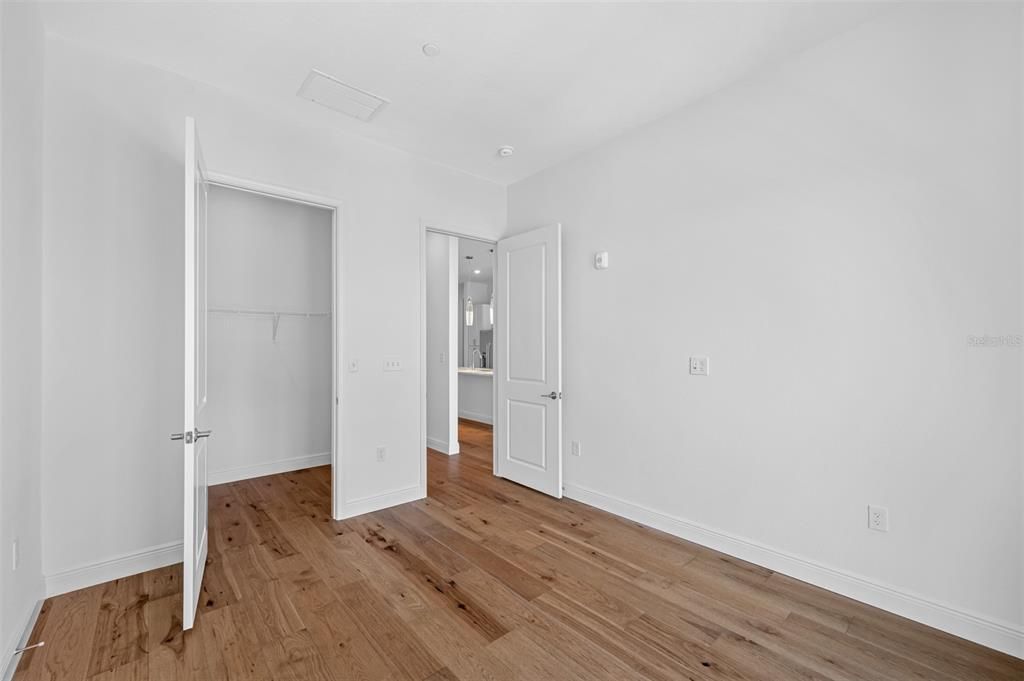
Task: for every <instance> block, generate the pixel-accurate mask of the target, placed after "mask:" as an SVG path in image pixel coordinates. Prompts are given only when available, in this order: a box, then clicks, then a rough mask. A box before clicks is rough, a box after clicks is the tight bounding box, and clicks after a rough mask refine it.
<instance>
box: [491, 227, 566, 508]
mask: <svg viewBox="0 0 1024 681" xmlns="http://www.w3.org/2000/svg"><path fill="white" fill-rule="evenodd" d="M497 252H498V257H497V261H496V263H495V282H496V284H497V286H496V289H497V301H496V306H497V314H496V315H495V337H496V338H497V339H498V341H497V342H496V343H495V345H496V346H497V348H496V349H497V352H498V361H497V362H496V363H495V368H496V372H497V373H496V378H497V403H496V408H495V424H496V448H497V457H496V461H495V474H496V475H498V476H500V477H503V478H507V479H509V480H512V481H513V482H518V483H519V484H521V485H525V486H527V487H530V488H532V489H535V490H537V491H539V492H544V493H545V494H549V495H551V496H553V497H556V498H561V496H562V262H561V261H562V226H561V225H560V224H554V225H549V226H547V227H541V228H540V229H535V230H532V231H530V232H526V233H524V234H517V235H516V236H513V237H509V238H507V239H502V240H501V241H499V242H498V249H497Z"/></svg>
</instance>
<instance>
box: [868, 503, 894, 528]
mask: <svg viewBox="0 0 1024 681" xmlns="http://www.w3.org/2000/svg"><path fill="white" fill-rule="evenodd" d="M868 528H869V529H872V530H875V531H876V532H888V531H889V509H887V508H885V507H884V506H868Z"/></svg>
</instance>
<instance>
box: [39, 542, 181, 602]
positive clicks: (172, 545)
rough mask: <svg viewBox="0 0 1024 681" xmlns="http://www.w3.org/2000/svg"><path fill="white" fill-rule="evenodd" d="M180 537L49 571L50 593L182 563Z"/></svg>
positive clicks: (48, 593)
mask: <svg viewBox="0 0 1024 681" xmlns="http://www.w3.org/2000/svg"><path fill="white" fill-rule="evenodd" d="M182 552H183V546H182V544H181V542H180V541H177V542H168V543H166V544H159V545H157V546H151V547H149V548H147V549H143V550H141V551H135V552H133V553H125V554H121V555H119V556H114V557H113V558H108V559H106V560H101V561H99V562H96V563H90V564H88V565H80V566H78V567H74V568H69V569H67V570H61V571H60V572H55V573H53V574H52V575H46V577H45V579H46V597H47V598H49V597H50V596H59V595H60V594H65V593H67V592H69V591H75V590H77V589H84V588H85V587H88V586H95V585H96V584H102V583H103V582H109V581H111V580H113V579H120V578H122V577H128V576H130V575H137V574H139V573H140V572H146V571H147V570H155V569H157V568H162V567H167V566H168V565H174V564H175V563H180V562H181V559H182V555H183V553H182Z"/></svg>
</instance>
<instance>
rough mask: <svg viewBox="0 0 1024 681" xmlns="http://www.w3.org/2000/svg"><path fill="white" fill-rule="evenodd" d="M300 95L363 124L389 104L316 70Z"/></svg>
mask: <svg viewBox="0 0 1024 681" xmlns="http://www.w3.org/2000/svg"><path fill="white" fill-rule="evenodd" d="M298 95H299V97H302V98H303V99H308V100H309V101H311V102H316V103H317V104H319V105H320V106H326V107H327V108H328V109H333V110H334V111H337V112H338V113H343V114H345V115H346V116H351V117H352V118H356V119H358V120H361V121H363V122H367V121H369V120H370V119H371V118H373V117H374V116H376V115H377V113H378V112H379V111H380V110H381V109H383V108H384V106H385V105H386V104H387V103H388V100H386V99H384V98H383V97H378V96H377V95H375V94H372V93H370V92H367V91H366V90H360V89H359V88H357V87H355V86H353V85H348V84H347V83H343V82H341V81H340V80H338V79H337V78H335V77H333V76H328V75H327V74H326V73H324V72H323V71H317V70H316V69H313V70H311V71H310V72H309V75H308V76H306V80H305V81H304V82H303V83H302V87H300V88H299V92H298Z"/></svg>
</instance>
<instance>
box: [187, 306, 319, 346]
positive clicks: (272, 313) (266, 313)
mask: <svg viewBox="0 0 1024 681" xmlns="http://www.w3.org/2000/svg"><path fill="white" fill-rule="evenodd" d="M206 310H207V312H212V313H215V314H234V315H253V316H257V317H270V318H271V319H272V320H273V321H274V326H273V335H272V336H271V338H272V340H273V341H274V342H275V343H276V342H277V327H278V325H279V324H280V323H281V317H305V318H307V319H309V318H311V317H330V316H331V313H330V312H303V311H297V310H257V309H253V308H245V307H208V308H206Z"/></svg>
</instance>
